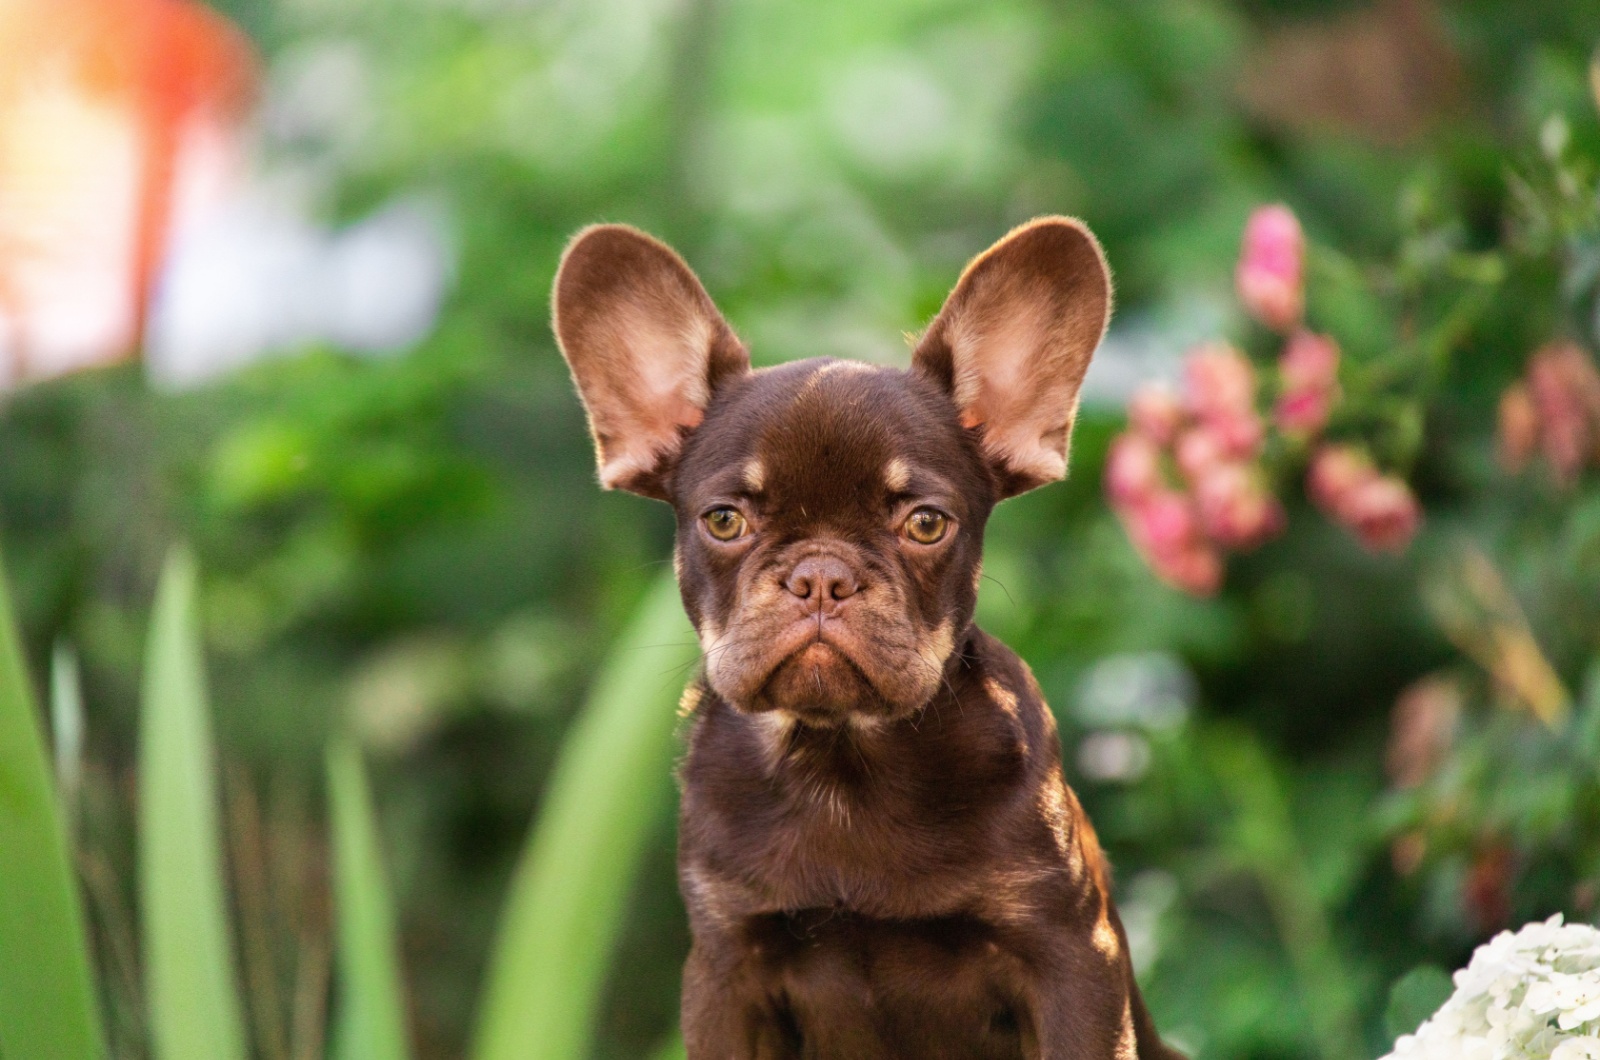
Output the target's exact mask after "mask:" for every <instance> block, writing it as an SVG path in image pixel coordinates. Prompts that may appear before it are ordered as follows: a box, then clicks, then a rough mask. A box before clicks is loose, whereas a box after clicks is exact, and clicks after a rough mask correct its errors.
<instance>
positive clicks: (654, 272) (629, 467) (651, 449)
mask: <svg viewBox="0 0 1600 1060" xmlns="http://www.w3.org/2000/svg"><path fill="white" fill-rule="evenodd" d="M551 301H552V310H551V318H552V322H553V323H554V326H555V332H556V341H557V343H559V344H560V346H561V353H562V356H564V357H565V358H566V359H567V365H568V366H569V367H570V368H571V369H572V378H573V380H574V381H575V382H576V383H577V384H578V394H579V396H580V397H582V398H583V407H584V408H585V409H586V410H587V411H588V413H589V430H590V432H591V433H592V434H593V435H594V445H595V459H596V460H597V462H598V463H599V465H600V484H601V485H602V486H604V487H605V488H606V489H624V490H629V491H631V492H633V493H639V494H642V495H644V496H646V497H655V498H657V499H658V500H668V499H669V496H668V486H669V482H670V479H671V474H672V469H673V467H674V466H675V465H676V463H677V459H678V454H679V452H680V451H681V450H682V448H683V441H684V439H685V438H686V437H687V436H688V433H689V432H690V431H692V430H693V429H694V428H696V427H698V426H699V425H700V421H701V420H702V419H703V418H704V417H705V410H706V405H707V404H708V403H709V402H710V401H711V395H712V392H713V391H715V390H716V388H717V385H718V383H720V382H721V381H723V380H724V379H727V378H728V377H730V376H733V375H737V374H740V373H743V372H746V371H748V370H749V368H750V355H749V354H748V353H747V352H746V350H745V348H744V346H743V344H741V343H740V342H739V339H738V337H737V336H736V335H734V333H733V329H732V328H730V327H729V326H728V324H727V321H725V320H723V319H722V314H720V313H718V312H717V307H716V306H715V305H713V304H712V302H711V296H710V295H708V294H706V290H705V288H704V287H702V286H701V285H700V281H699V280H698V279H696V278H695V275H694V273H693V272H692V271H690V269H689V266H688V265H686V264H684V261H683V259H682V258H680V257H678V255H677V254H676V253H674V252H673V250H672V249H671V248H670V247H668V246H667V245H666V244H664V243H662V242H660V241H659V240H656V239H653V238H651V237H650V236H647V235H645V234H644V233H643V232H641V231H639V230H638V229H636V228H629V227H628V226H626V225H596V226H594V227H592V228H586V229H584V230H583V231H582V232H579V233H578V234H577V236H576V237H575V238H574V239H573V240H572V243H571V244H570V245H568V247H567V251H566V253H565V254H563V255H562V256H561V267H560V268H559V269H557V270H556V282H555V290H554V292H553V293H552V297H551Z"/></svg>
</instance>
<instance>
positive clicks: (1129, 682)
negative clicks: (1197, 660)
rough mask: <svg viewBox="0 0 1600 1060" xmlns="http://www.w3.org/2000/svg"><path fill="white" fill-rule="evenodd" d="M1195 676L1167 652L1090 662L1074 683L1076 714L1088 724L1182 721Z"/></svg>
mask: <svg viewBox="0 0 1600 1060" xmlns="http://www.w3.org/2000/svg"><path fill="white" fill-rule="evenodd" d="M1194 701H1195V681H1194V675H1193V674H1191V673H1190V672H1189V668H1188V667H1187V666H1185V665H1184V663H1183V660H1181V659H1179V658H1178V657H1177V656H1176V655H1173V654H1171V653H1169V652H1159V651H1148V652H1124V653H1122V654H1119V655H1108V656H1106V657H1105V658H1104V659H1101V660H1100V661H1099V662H1097V663H1095V664H1094V666H1092V667H1091V668H1090V669H1089V671H1088V673H1086V674H1085V675H1084V676H1083V680H1082V681H1081V682H1080V683H1079V685H1078V695H1077V701H1076V704H1075V711H1074V712H1075V713H1076V715H1077V717H1078V720H1079V721H1081V722H1083V723H1084V724H1085V725H1088V726H1092V727H1101V726H1139V727H1141V728H1145V729H1150V730H1155V731H1163V730H1170V729H1175V728H1177V727H1178V726H1180V725H1182V724H1183V723H1184V722H1185V721H1186V720H1187V719H1188V717H1189V713H1190V711H1192V710H1193V708H1194Z"/></svg>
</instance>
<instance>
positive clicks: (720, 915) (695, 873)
mask: <svg viewBox="0 0 1600 1060" xmlns="http://www.w3.org/2000/svg"><path fill="white" fill-rule="evenodd" d="M683 889H684V892H685V895H686V896H687V898H688V899H689V902H690V904H691V905H694V906H697V907H698V908H699V909H700V911H701V912H703V913H704V914H705V915H706V916H708V917H710V918H711V920H712V921H714V922H715V923H718V924H726V923H728V922H729V920H731V919H732V918H731V917H730V916H729V914H728V910H727V908H726V903H724V902H722V901H721V900H720V894H721V888H720V887H719V886H718V883H717V881H716V880H713V879H711V878H710V877H709V876H708V875H707V874H706V872H705V870H704V869H702V868H701V867H700V866H699V865H689V866H688V867H686V868H685V869H684V870H683Z"/></svg>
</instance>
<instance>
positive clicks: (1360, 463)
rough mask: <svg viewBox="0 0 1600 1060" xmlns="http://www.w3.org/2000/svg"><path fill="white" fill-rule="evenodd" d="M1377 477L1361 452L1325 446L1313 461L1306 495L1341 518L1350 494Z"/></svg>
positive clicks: (1370, 461) (1347, 447)
mask: <svg viewBox="0 0 1600 1060" xmlns="http://www.w3.org/2000/svg"><path fill="white" fill-rule="evenodd" d="M1377 475H1378V471H1377V469H1376V468H1374V467H1373V466H1372V460H1371V458H1370V457H1368V456H1367V454H1366V453H1364V452H1362V451H1361V450H1360V449H1357V448H1355V447H1354V446H1349V445H1324V446H1322V447H1320V448H1319V449H1318V450H1317V451H1316V453H1315V454H1314V455H1313V456H1312V457H1311V468H1310V470H1308V471H1307V473H1306V492H1307V493H1309V494H1310V495H1311V500H1312V501H1313V502H1314V503H1315V504H1316V505H1317V507H1319V508H1321V509H1322V510H1323V511H1324V512H1326V513H1328V514H1329V515H1331V516H1333V517H1335V518H1338V514H1339V511H1340V508H1341V506H1342V505H1343V504H1344V500H1345V498H1346V497H1347V496H1349V494H1350V492H1351V491H1352V490H1353V489H1355V488H1356V487H1357V486H1359V485H1360V484H1361V483H1363V482H1368V481H1371V480H1372V479H1374V478H1376V477H1377Z"/></svg>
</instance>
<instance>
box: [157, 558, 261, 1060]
mask: <svg viewBox="0 0 1600 1060" xmlns="http://www.w3.org/2000/svg"><path fill="white" fill-rule="evenodd" d="M195 582H196V573H195V564H194V559H193V557H192V556H191V555H190V554H189V553H188V551H187V550H185V549H181V548H180V549H175V550H174V551H173V552H172V554H171V555H170V556H169V557H168V559H167V563H166V567H165V569H163V571H162V573H161V583H160V585H159V586H158V587H157V589H156V603H155V610H154V612H153V614H152V616H151V629H150V641H149V647H148V651H147V655H146V659H145V674H144V705H143V717H142V718H141V724H140V744H139V837H140V843H139V897H140V906H141V908H140V912H141V914H142V923H143V928H144V962H145V986H146V990H147V992H148V994H149V1005H150V1017H149V1023H150V1031H151V1036H152V1038H153V1043H152V1044H153V1048H154V1054H155V1056H156V1057H157V1058H158V1060H244V1056H245V1049H244V1041H245V1037H244V1029H243V1028H244V1021H243V1017H242V1016H241V1011H240V1002H239V994H238V990H237V987H236V985H235V977H234V957H233V939H232V936H231V934H230V931H229V926H228V904H227V899H226V892H225V891H224V881H223V869H222V865H223V862H222V849H221V844H220V840H219V833H218V821H217V790H216V775H215V762H214V760H213V759H214V752H213V749H212V740H211V721H210V717H209V714H208V707H207V705H206V690H205V673H204V665H203V662H202V659H201V655H200V632H199V623H198V618H197V615H196V606H195Z"/></svg>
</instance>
